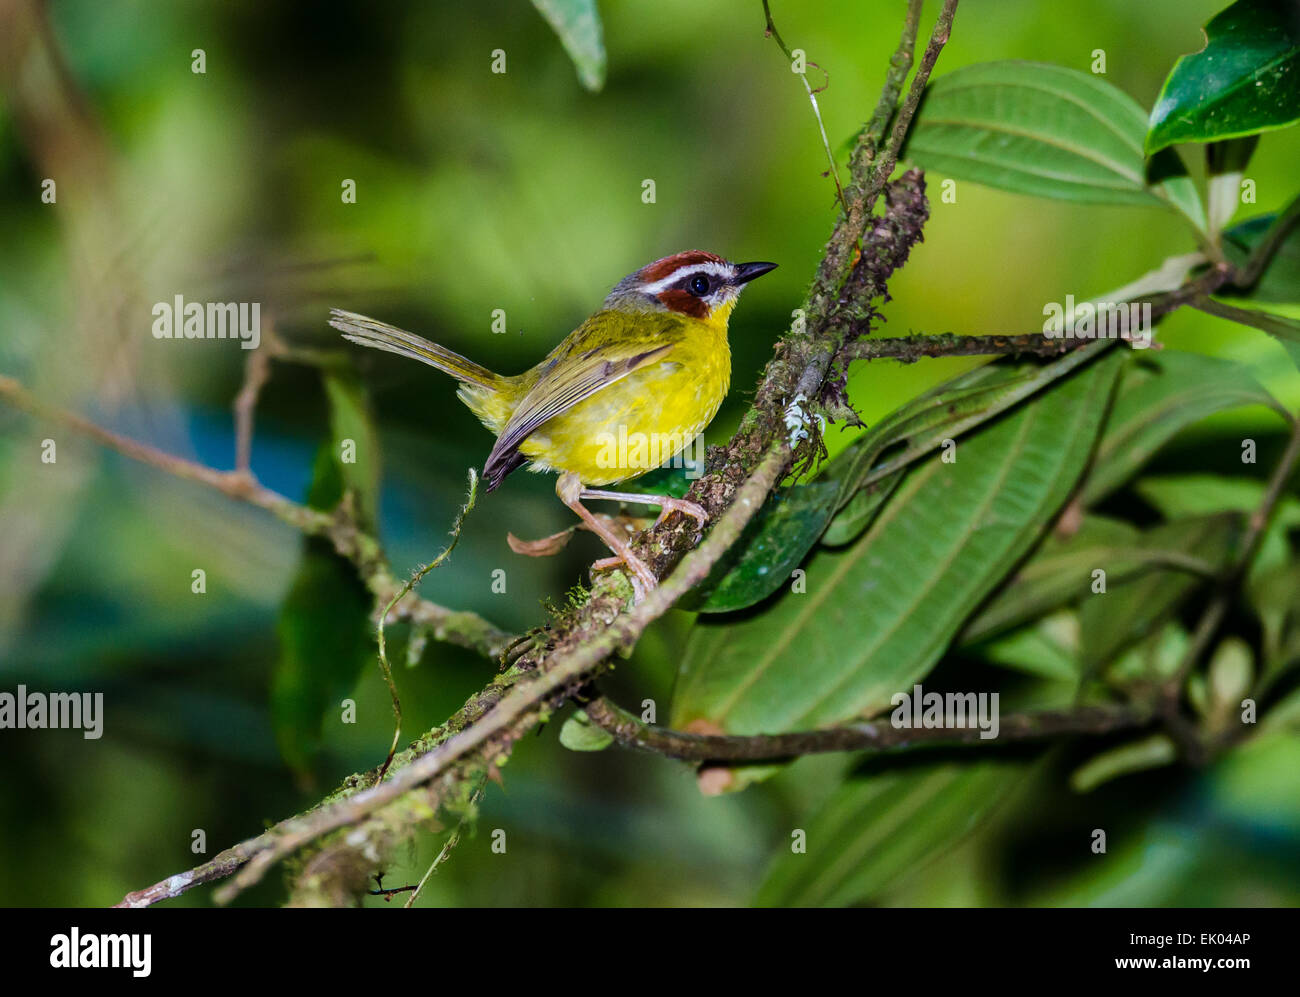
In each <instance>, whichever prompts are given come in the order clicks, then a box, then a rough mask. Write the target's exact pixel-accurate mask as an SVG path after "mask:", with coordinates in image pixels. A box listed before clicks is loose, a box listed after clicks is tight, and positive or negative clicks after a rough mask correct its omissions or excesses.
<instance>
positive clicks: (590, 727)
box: [560, 710, 614, 751]
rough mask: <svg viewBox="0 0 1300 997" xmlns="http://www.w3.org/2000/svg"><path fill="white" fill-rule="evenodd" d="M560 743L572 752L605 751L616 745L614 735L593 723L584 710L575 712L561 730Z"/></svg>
mask: <svg viewBox="0 0 1300 997" xmlns="http://www.w3.org/2000/svg"><path fill="white" fill-rule="evenodd" d="M560 743H561V744H562V745H564V746H565V747H566V748H568V749H569V750H570V751H604V750H605V749H606V748H608V747H609V746H610V745H611V744H613V743H614V738H613V735H611V734H610V733H609V732H608V731H606V730H605V729H604V728H603V727H597V726H596V725H595V724H594V723H592V722H591V718H590V717H588V716H587V714H586V712H585V711H583V710H577V711H575V712H574V713H573V714H572V715H571V716H568V717H566V718H565V720H564V726H563V727H561V728H560Z"/></svg>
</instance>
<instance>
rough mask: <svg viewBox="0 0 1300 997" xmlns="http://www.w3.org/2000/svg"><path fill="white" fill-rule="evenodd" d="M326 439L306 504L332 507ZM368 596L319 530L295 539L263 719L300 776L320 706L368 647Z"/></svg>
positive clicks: (333, 468)
mask: <svg viewBox="0 0 1300 997" xmlns="http://www.w3.org/2000/svg"><path fill="white" fill-rule="evenodd" d="M334 452H335V451H334V448H333V446H332V444H330V443H325V444H322V446H321V449H320V451H319V453H318V454H317V457H316V466H315V471H314V473H313V476H312V486H311V493H310V504H311V505H312V506H313V507H315V508H318V509H328V508H332V507H333V506H334V505H335V504H336V503H337V502H338V500H339V498H340V497H341V496H342V494H343V487H344V486H343V477H342V474H341V473H340V470H339V468H340V465H339V464H338V462H337V461H336V460H335V459H334ZM373 608H374V602H373V599H372V598H371V596H370V592H369V590H368V589H367V588H366V586H365V583H364V582H362V581H361V579H360V578H359V577H358V576H357V572H356V568H355V567H354V566H353V565H352V563H351V562H350V561H347V560H345V559H343V558H342V557H340V556H339V555H338V553H337V552H336V551H335V550H334V547H333V545H332V544H331V543H330V542H329V541H328V540H324V539H322V538H319V537H308V538H307V539H305V540H304V542H303V553H302V560H301V561H300V562H299V565H298V570H297V573H296V574H295V575H294V579H293V583H292V584H291V585H290V587H289V591H288V594H287V595H286V596H285V599H284V603H283V604H282V605H281V607H280V618H279V620H278V622H277V624H276V636H277V637H278V639H279V644H280V654H279V658H278V659H277V661H276V664H275V669H274V671H273V673H272V676H271V722H272V727H273V728H274V731H275V738H276V742H277V744H279V746H280V754H281V755H282V756H283V758H284V760H285V761H286V762H287V763H288V764H289V766H290V767H291V768H292V769H294V771H295V772H296V773H297V774H298V776H299V777H300V778H301V779H303V780H308V781H309V780H310V777H311V765H312V762H313V760H314V759H315V756H316V754H317V752H318V751H319V750H320V745H321V721H322V718H323V717H324V715H325V712H326V711H327V710H329V709H331V708H334V707H337V706H338V705H339V702H340V701H341V700H342V699H343V698H344V697H345V696H346V695H347V694H348V693H349V692H350V691H351V690H352V688H353V686H354V685H356V681H357V676H358V675H359V674H360V672H361V669H362V668H363V667H364V666H365V665H366V663H367V662H368V661H369V660H370V659H371V657H372V655H373V654H374V637H373V628H372V626H371V623H370V613H371V610H372V609H373Z"/></svg>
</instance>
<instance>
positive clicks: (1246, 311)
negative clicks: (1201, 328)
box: [1196, 299, 1300, 367]
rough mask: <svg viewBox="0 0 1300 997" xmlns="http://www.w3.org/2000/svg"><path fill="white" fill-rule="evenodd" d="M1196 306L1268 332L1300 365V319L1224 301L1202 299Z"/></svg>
mask: <svg viewBox="0 0 1300 997" xmlns="http://www.w3.org/2000/svg"><path fill="white" fill-rule="evenodd" d="M1196 307H1198V308H1200V309H1201V311H1204V312H1209V313H1210V314H1211V315H1216V316H1218V317H1219V318H1222V319H1227V320H1228V321H1229V322H1236V323H1237V324H1239V325H1248V326H1250V327H1251V328H1254V329H1259V330H1260V331H1262V332H1267V333H1268V334H1269V335H1270V336H1273V337H1274V338H1276V339H1277V340H1279V341H1280V342H1281V343H1282V346H1283V347H1284V348H1285V349H1286V351H1287V353H1289V354H1290V355H1291V359H1292V360H1293V361H1294V362H1295V364H1296V366H1297V367H1300V319H1294V318H1289V317H1288V316H1285V315H1274V314H1272V313H1270V312H1264V311H1260V310H1259V309H1257V308H1238V307H1236V306H1235V305H1226V304H1224V303H1223V302H1222V301H1215V300H1213V299H1210V300H1202V301H1200V302H1198V303H1197V305H1196Z"/></svg>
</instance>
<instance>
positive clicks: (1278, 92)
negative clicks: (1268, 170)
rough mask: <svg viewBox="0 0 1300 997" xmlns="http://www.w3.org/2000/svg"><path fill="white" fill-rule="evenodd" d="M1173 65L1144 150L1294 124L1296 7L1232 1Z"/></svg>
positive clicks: (1298, 80) (1298, 61)
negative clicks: (1200, 43) (1199, 44)
mask: <svg viewBox="0 0 1300 997" xmlns="http://www.w3.org/2000/svg"><path fill="white" fill-rule="evenodd" d="M1205 36H1206V45H1205V47H1204V48H1203V49H1201V51H1199V52H1195V53H1193V54H1191V55H1185V56H1183V57H1182V58H1181V59H1179V60H1178V62H1176V63H1175V64H1174V68H1173V71H1172V72H1170V74H1169V78H1168V79H1166V80H1165V85H1164V87H1163V88H1161V91H1160V96H1159V97H1158V98H1157V100H1156V105H1155V107H1154V108H1152V110H1151V122H1150V131H1149V132H1148V133H1147V136H1146V150H1147V152H1148V153H1153V152H1156V151H1158V150H1160V149H1163V148H1165V146H1168V145H1173V144H1174V143H1175V142H1211V141H1215V140H1218V139H1226V138H1233V137H1235V136H1239V135H1252V134H1254V133H1256V132H1261V131H1266V130H1268V129H1271V128H1281V127H1284V126H1285V125H1289V124H1291V123H1293V122H1295V121H1300V6H1297V5H1296V3H1295V0H1238V2H1237V3H1234V4H1233V5H1232V6H1231V7H1229V8H1228V9H1227V10H1224V11H1222V12H1220V13H1219V14H1217V15H1215V16H1214V18H1212V19H1211V20H1210V23H1209V24H1207V25H1206V26H1205Z"/></svg>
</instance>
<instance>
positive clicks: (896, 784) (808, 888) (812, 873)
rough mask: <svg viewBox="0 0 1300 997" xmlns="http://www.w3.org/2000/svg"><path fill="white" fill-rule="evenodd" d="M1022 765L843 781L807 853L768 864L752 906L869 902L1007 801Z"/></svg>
mask: <svg viewBox="0 0 1300 997" xmlns="http://www.w3.org/2000/svg"><path fill="white" fill-rule="evenodd" d="M1027 770H1028V766H1027V765H1026V764H1024V763H1022V762H1015V761H1008V760H1005V759H998V760H991V759H983V760H979V761H975V760H972V761H970V762H965V763H961V762H937V763H936V762H927V763H919V764H918V763H913V764H908V765H904V766H900V767H891V768H889V769H885V770H883V771H877V772H875V773H873V774H869V775H858V776H852V777H850V778H849V779H848V780H847V781H846V782H845V783H844V784H843V785H842V786H840V787H839V788H838V789H837V790H836V791H835V792H834V793H833V794H832V795H831V797H830V799H829V800H828V801H827V802H826V803H825V804H824V805H823V806H822V807H821V808H820V809H819V810H818V812H817V813H816V814H815V815H814V816H813V817H812V819H811V820H809V821H808V824H807V827H806V828H802V829H801V830H804V831H805V832H806V851H805V852H804V853H802V854H801V853H796V852H794V851H793V850H791V851H789V852H788V853H786V854H782V855H781V856H780V857H779V858H778V859H776V861H774V862H773V863H772V866H771V868H770V869H769V870H768V873H767V876H766V877H765V878H764V880H763V883H762V886H761V887H760V888H759V891H758V897H757V903H759V904H761V905H763V906H769V907H818V906H821V907H833V906H843V905H846V904H853V903H860V902H863V901H869V900H871V899H873V898H875V897H876V896H877V895H878V894H879V893H880V892H881V891H882V890H884V889H885V888H887V887H888V886H890V885H891V884H892V883H893V882H895V881H896V880H898V879H899V878H901V877H903V876H905V875H907V874H909V873H911V872H913V871H915V870H916V869H918V868H919V867H920V866H921V865H922V864H924V863H925V862H926V861H928V860H930V859H933V858H934V857H936V856H937V855H940V854H942V853H943V852H944V851H946V850H947V849H950V848H952V847H953V846H954V845H955V844H956V843H957V842H959V841H960V840H961V839H963V838H965V837H966V836H967V835H968V834H970V833H971V832H972V831H974V830H975V829H976V828H977V827H978V826H979V825H980V824H981V823H982V822H983V821H984V820H986V819H987V818H988V817H989V815H990V814H991V813H992V812H993V811H994V809H995V808H997V807H999V806H1001V805H1003V804H1004V803H1005V802H1006V801H1007V800H1008V799H1009V798H1011V797H1012V796H1013V795H1014V791H1015V789H1016V787H1017V785H1018V784H1019V783H1020V782H1021V781H1022V780H1023V779H1024V778H1025V773H1026V771H1027Z"/></svg>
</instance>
